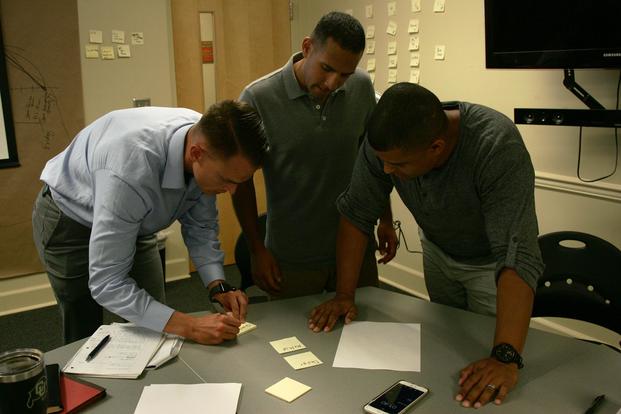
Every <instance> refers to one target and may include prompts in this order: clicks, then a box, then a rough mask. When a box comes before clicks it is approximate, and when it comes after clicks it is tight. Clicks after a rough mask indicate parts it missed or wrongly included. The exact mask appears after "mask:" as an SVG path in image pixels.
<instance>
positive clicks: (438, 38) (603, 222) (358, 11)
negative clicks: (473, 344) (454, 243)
mask: <svg viewBox="0 0 621 414" xmlns="http://www.w3.org/2000/svg"><path fill="white" fill-rule="evenodd" d="M387 3H388V2H386V1H383V0H336V1H334V0H329V1H328V0H294V20H293V22H292V30H291V33H292V45H293V48H294V49H296V48H298V49H299V45H300V44H301V41H302V38H303V37H304V36H305V35H308V34H309V33H310V32H311V31H312V29H313V27H314V25H315V23H316V22H317V20H318V19H319V18H320V17H321V16H322V15H323V14H325V13H327V12H329V11H331V10H339V11H346V10H348V9H349V10H352V11H353V15H354V16H355V17H356V18H358V19H359V20H360V22H361V23H362V25H363V26H364V27H365V29H366V28H367V27H368V26H369V25H374V26H375V33H376V34H375V38H374V40H375V42H376V50H375V54H373V55H369V54H366V53H365V54H364V56H363V58H362V61H361V63H360V66H361V67H362V68H365V69H366V67H367V60H368V59H369V58H370V57H372V58H375V60H376V70H375V88H376V90H377V91H379V92H383V91H384V90H385V89H387V88H388V87H389V86H390V84H388V83H387V79H388V76H387V74H388V56H387V52H386V51H387V45H388V41H389V40H396V41H397V55H398V59H399V60H398V75H397V80H398V81H399V82H403V81H409V75H410V67H409V62H410V52H409V51H408V43H409V36H410V35H409V34H408V32H407V27H408V23H409V20H410V19H419V21H420V29H419V33H418V36H419V39H420V50H419V54H420V67H419V68H418V69H419V70H420V84H421V85H423V86H425V87H426V88H428V89H430V90H431V91H433V92H434V93H436V95H438V97H439V98H440V99H441V100H464V101H471V102H476V103H481V104H484V105H487V106H490V107H493V108H496V109H498V110H500V111H501V112H503V113H505V114H506V115H507V116H509V117H510V118H513V108H514V107H541V108H546V107H549V108H578V109H582V108H586V107H584V105H583V104H582V103H581V102H580V101H578V99H577V98H576V97H574V95H572V94H571V93H570V92H569V91H567V90H566V89H564V87H563V86H562V83H561V82H562V78H563V73H562V71H561V70H498V69H496V70H488V69H486V68H485V28H484V10H483V0H446V7H445V12H444V13H434V12H433V3H434V0H421V5H422V11H421V12H420V13H412V12H411V8H410V7H411V2H410V0H397V1H396V5H397V13H396V15H394V16H391V17H388V15H387ZM369 4H371V5H373V6H374V10H373V11H374V16H373V18H366V16H365V6H366V5H369ZM389 20H393V21H394V22H396V23H397V35H396V36H395V37H392V36H389V35H388V34H387V33H386V28H387V25H388V22H389ZM516 36H519V34H516ZM435 45H445V47H446V58H445V60H444V61H437V60H434V58H433V54H434V53H433V52H434V47H435ZM618 76H619V71H615V70H578V71H576V79H577V81H578V82H579V83H580V84H581V85H582V86H583V87H584V88H585V89H587V90H588V91H589V92H590V93H591V94H592V95H593V96H594V97H595V98H596V99H598V100H599V101H600V103H602V105H604V106H605V107H606V108H609V109H613V108H614V104H615V93H616V85H617V83H616V82H617V79H618ZM518 127H519V129H520V131H521V133H522V136H523V138H524V141H525V143H526V146H527V147H528V150H529V152H530V154H531V157H532V159H533V164H534V166H535V170H536V175H537V179H536V191H535V197H536V203H537V215H538V220H539V229H540V233H548V232H552V231H558V230H579V231H583V232H587V233H592V234H594V235H597V236H599V237H602V238H604V239H606V240H608V241H610V242H611V243H613V244H614V245H616V246H617V247H619V248H621V172H619V171H618V172H617V173H616V174H615V175H614V176H612V177H611V178H609V179H607V180H605V181H603V182H600V183H596V184H585V183H581V182H580V181H578V179H577V178H576V174H575V170H576V163H577V157H578V128H576V127H552V126H524V125H520V126H518ZM583 135H584V141H583V161H582V163H583V167H582V174H583V175H584V176H586V177H594V176H600V175H603V174H605V173H607V172H609V171H610V170H611V169H612V167H613V166H614V156H615V146H614V130H613V129H607V128H586V129H585V130H584V132H583ZM392 204H393V212H394V217H395V219H398V220H401V222H402V228H403V230H404V233H405V236H406V238H407V240H408V243H409V245H410V248H411V249H420V242H419V240H418V234H417V227H416V223H415V221H414V220H413V218H412V215H411V214H410V213H409V211H408V210H407V209H406V208H405V206H404V205H403V203H402V202H401V200H400V199H399V197H398V196H397V195H396V194H393V197H392ZM380 274H381V277H382V278H383V279H384V280H385V281H386V282H388V283H391V284H393V285H395V286H398V287H401V288H403V289H405V290H408V291H410V292H412V293H415V294H418V295H420V296H423V297H424V296H426V294H427V293H426V289H425V286H424V282H423V279H422V277H423V274H422V260H421V257H420V255H418V254H410V253H407V252H405V249H404V248H403V247H402V248H401V249H400V250H399V252H398V254H397V257H396V258H395V259H394V260H393V261H392V262H391V263H390V264H389V265H386V266H384V267H382V268H381V269H380ZM617 343H618V340H617Z"/></svg>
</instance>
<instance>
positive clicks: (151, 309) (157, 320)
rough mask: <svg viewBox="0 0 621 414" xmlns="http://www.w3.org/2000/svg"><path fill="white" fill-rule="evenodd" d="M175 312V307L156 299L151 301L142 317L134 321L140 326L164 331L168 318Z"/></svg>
mask: <svg viewBox="0 0 621 414" xmlns="http://www.w3.org/2000/svg"><path fill="white" fill-rule="evenodd" d="M173 313H174V309H172V308H171V307H169V306H166V305H164V304H163V303H161V302H158V301H156V300H152V301H150V303H149V305H148V306H147V310H146V311H145V313H144V316H143V317H142V319H139V320H136V321H134V323H135V324H136V325H138V326H144V327H145V328H149V329H152V330H154V331H158V332H163V331H164V327H165V326H166V324H167V323H168V320H169V319H170V317H171V316H172V314H173Z"/></svg>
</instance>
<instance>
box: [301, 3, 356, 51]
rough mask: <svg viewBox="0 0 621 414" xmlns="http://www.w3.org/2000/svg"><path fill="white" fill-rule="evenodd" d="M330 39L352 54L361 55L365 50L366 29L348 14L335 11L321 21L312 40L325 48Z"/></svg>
mask: <svg viewBox="0 0 621 414" xmlns="http://www.w3.org/2000/svg"><path fill="white" fill-rule="evenodd" d="M328 38H332V40H334V41H335V42H336V43H338V44H339V46H341V48H343V49H345V50H348V51H350V52H353V53H360V52H362V51H363V50H364V39H365V37H364V29H363V28H362V25H361V24H360V22H359V21H358V19H356V18H355V17H353V16H350V15H349V14H347V13H341V12H337V11H333V12H330V13H328V14H326V15H325V16H323V17H322V18H321V19H319V22H317V25H316V26H315V29H313V33H311V39H313V40H316V41H317V42H319V45H321V46H324V45H325V44H326V42H327V41H328Z"/></svg>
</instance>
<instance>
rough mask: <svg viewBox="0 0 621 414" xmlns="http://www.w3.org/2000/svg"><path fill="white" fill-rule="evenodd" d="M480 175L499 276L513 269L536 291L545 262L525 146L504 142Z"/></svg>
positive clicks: (491, 242)
mask: <svg viewBox="0 0 621 414" xmlns="http://www.w3.org/2000/svg"><path fill="white" fill-rule="evenodd" d="M513 128H515V127H513ZM515 133H516V134H519V132H517V130H515ZM478 176H479V178H478V183H479V184H478V185H479V195H480V198H481V206H482V212H483V216H484V219H485V228H486V233H487V236H488V239H489V243H490V248H491V251H492V254H493V255H494V256H495V258H496V266H497V267H496V278H498V276H499V275H500V271H501V270H502V269H503V268H504V267H508V268H512V269H514V270H515V271H516V272H517V274H518V275H519V276H520V277H521V278H522V279H523V280H524V281H525V282H526V283H527V284H528V285H529V286H530V287H531V288H532V289H533V290H535V289H536V287H537V280H538V279H539V277H540V276H541V275H542V273H543V261H542V259H541V252H540V250H539V244H538V241H537V235H538V232H539V231H538V226H537V216H536V213H535V194H534V180H535V173H534V169H533V165H532V163H531V160H530V156H529V154H528V152H527V150H526V148H525V147H524V146H523V145H522V144H521V143H517V142H513V143H509V144H506V145H502V147H501V148H500V149H499V150H497V151H494V153H493V154H492V156H490V157H488V159H487V162H485V163H484V164H483V165H482V166H481V168H480V169H479V171H478Z"/></svg>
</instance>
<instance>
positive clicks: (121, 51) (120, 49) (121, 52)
mask: <svg viewBox="0 0 621 414" xmlns="http://www.w3.org/2000/svg"><path fill="white" fill-rule="evenodd" d="M116 54H117V56H118V57H120V58H128V57H132V53H131V51H130V50H129V45H117V46H116Z"/></svg>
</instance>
